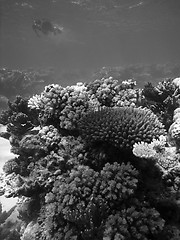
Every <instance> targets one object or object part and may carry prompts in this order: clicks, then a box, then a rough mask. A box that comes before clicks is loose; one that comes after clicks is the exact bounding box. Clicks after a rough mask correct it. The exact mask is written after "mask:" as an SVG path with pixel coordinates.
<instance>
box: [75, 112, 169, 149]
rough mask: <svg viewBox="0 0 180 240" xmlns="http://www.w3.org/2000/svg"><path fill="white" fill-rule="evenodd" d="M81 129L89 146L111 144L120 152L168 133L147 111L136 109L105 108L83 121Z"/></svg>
mask: <svg viewBox="0 0 180 240" xmlns="http://www.w3.org/2000/svg"><path fill="white" fill-rule="evenodd" d="M78 128H79V131H80V134H81V136H82V138H84V139H85V141H86V142H88V143H93V142H108V143H109V144H112V145H114V146H115V147H117V148H121V149H131V148H132V146H133V144H134V143H135V142H140V141H143V140H144V141H145V142H150V141H151V140H152V139H153V138H157V137H158V136H160V135H161V134H165V132H166V131H165V129H164V127H163V125H162V123H161V122H159V120H158V118H157V116H156V115H155V114H153V113H152V112H151V111H150V110H148V109H145V108H144V109H143V108H135V107H120V108H102V109H100V110H98V111H93V112H90V113H88V114H87V115H86V116H85V117H83V118H81V120H80V121H79V123H78Z"/></svg>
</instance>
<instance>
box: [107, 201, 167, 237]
mask: <svg viewBox="0 0 180 240" xmlns="http://www.w3.org/2000/svg"><path fill="white" fill-rule="evenodd" d="M164 223H165V221H164V220H163V219H162V218H161V217H160V214H159V213H158V212H157V211H156V209H154V208H151V207H149V206H148V204H147V203H140V204H139V206H137V205H135V206H131V207H128V208H124V209H122V210H121V211H118V212H116V213H115V214H114V215H110V216H109V217H108V219H107V221H106V227H105V238H104V239H106V240H118V239H122V240H125V239H134V240H136V239H137V240H138V239H141V240H149V239H157V236H158V234H159V233H160V232H161V231H162V230H163V227H164Z"/></svg>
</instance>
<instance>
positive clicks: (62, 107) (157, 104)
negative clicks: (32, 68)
mask: <svg viewBox="0 0 180 240" xmlns="http://www.w3.org/2000/svg"><path fill="white" fill-rule="evenodd" d="M135 86H136V83H135V82H134V81H133V80H127V81H122V82H118V81H117V80H115V79H113V78H112V77H109V78H107V79H105V78H102V79H100V80H95V81H93V82H90V83H77V84H76V85H74V86H67V87H62V86H60V85H58V84H51V85H48V86H46V87H45V89H44V91H43V92H42V93H41V94H40V95H35V96H33V97H31V98H30V99H23V98H22V97H20V96H18V97H17V98H16V100H15V101H14V102H9V108H8V110H6V111H4V112H3V113H2V115H1V118H0V122H1V124H4V125H7V133H6V134H4V135H3V134H2V135H3V136H6V138H8V139H9V141H10V143H11V146H12V148H11V151H12V152H13V153H15V154H17V157H15V158H14V159H11V160H9V161H7V162H6V163H5V165H4V167H3V170H4V180H3V181H4V182H3V192H4V195H5V196H6V197H19V199H20V200H19V203H18V211H19V218H21V220H22V222H23V224H22V227H21V230H20V234H21V239H23V240H26V239H32V240H35V239H39V240H51V239H52V240H61V239H62V240H161V239H163V240H178V239H180V204H179V201H180V164H179V161H180V78H176V79H166V80H164V81H162V82H160V83H159V84H158V85H157V86H156V87H154V86H153V85H152V84H150V83H148V84H146V85H145V87H144V89H138V88H136V87H135Z"/></svg>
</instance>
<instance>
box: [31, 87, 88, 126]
mask: <svg viewBox="0 0 180 240" xmlns="http://www.w3.org/2000/svg"><path fill="white" fill-rule="evenodd" d="M28 106H29V107H30V108H31V109H37V110H39V118H40V120H41V122H42V124H48V123H49V122H51V120H52V121H57V126H56V127H60V128H65V129H73V128H74V127H75V126H74V125H75V124H76V121H77V120H78V119H79V118H80V117H81V116H82V114H83V112H85V111H86V110H87V107H88V103H87V92H86V87H85V86H84V85H83V84H81V83H79V84H77V85H75V86H70V87H69V86H68V87H66V88H63V87H61V86H59V85H57V84H51V85H49V86H46V87H45V90H44V91H43V92H42V93H41V95H40V96H38V95H36V96H34V97H32V98H30V99H29V101H28ZM52 123H53V122H52Z"/></svg>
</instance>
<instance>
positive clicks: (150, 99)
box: [143, 79, 180, 129]
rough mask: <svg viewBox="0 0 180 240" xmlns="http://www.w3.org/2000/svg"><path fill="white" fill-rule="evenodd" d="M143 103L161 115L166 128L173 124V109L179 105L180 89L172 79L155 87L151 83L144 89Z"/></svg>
mask: <svg viewBox="0 0 180 240" xmlns="http://www.w3.org/2000/svg"><path fill="white" fill-rule="evenodd" d="M143 95H144V97H145V98H144V99H143V105H144V106H146V107H148V108H150V109H151V110H152V111H153V112H154V113H155V114H157V115H158V116H159V118H160V119H161V121H162V123H163V124H164V125H165V127H166V129H168V128H169V126H170V125H171V124H172V119H173V111H174V110H175V109H176V108H177V107H178V106H179V96H180V89H179V87H178V86H177V85H176V84H175V82H174V81H173V80H172V79H166V80H164V81H162V82H159V84H158V85H157V86H156V87H154V86H153V85H152V84H151V83H148V84H146V85H145V87H144V89H143Z"/></svg>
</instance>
